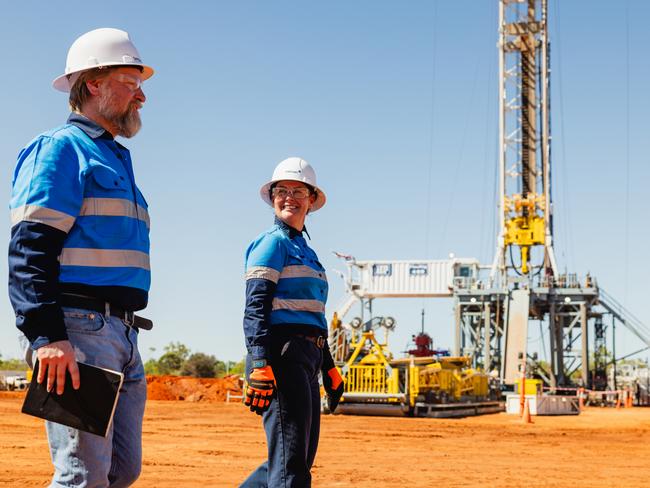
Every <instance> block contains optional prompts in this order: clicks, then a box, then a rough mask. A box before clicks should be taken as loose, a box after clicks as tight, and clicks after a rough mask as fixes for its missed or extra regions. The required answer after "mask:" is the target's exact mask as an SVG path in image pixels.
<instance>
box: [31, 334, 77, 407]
mask: <svg viewBox="0 0 650 488" xmlns="http://www.w3.org/2000/svg"><path fill="white" fill-rule="evenodd" d="M36 356H37V357H38V364H39V366H38V377H37V378H36V381H37V382H38V383H39V384H40V383H42V382H43V380H44V379H45V375H46V374H47V391H52V389H53V388H54V385H55V384H56V393H57V394H58V395H61V394H62V393H63V389H64V388H65V373H66V371H70V376H71V377H72V387H73V388H74V389H75V390H78V389H79V385H80V384H81V382H80V380H79V368H78V367H77V360H76V358H75V355H74V348H73V347H72V344H70V341H57V342H52V343H51V344H48V345H47V346H43V347H39V348H38V349H37V350H36Z"/></svg>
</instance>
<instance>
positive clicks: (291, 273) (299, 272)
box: [280, 265, 327, 281]
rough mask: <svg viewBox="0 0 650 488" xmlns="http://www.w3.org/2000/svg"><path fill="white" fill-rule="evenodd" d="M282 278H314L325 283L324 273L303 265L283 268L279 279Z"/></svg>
mask: <svg viewBox="0 0 650 488" xmlns="http://www.w3.org/2000/svg"><path fill="white" fill-rule="evenodd" d="M283 278H316V279H317V280H323V281H327V276H325V271H317V270H315V269H314V268H310V267H309V266H304V265H293V266H285V267H284V269H283V270H282V273H280V279H283Z"/></svg>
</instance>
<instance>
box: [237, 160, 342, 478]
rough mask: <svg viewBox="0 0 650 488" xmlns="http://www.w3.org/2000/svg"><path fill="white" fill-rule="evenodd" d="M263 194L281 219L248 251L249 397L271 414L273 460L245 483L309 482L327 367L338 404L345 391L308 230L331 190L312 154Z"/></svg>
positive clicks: (331, 397)
mask: <svg viewBox="0 0 650 488" xmlns="http://www.w3.org/2000/svg"><path fill="white" fill-rule="evenodd" d="M260 195H261V197H262V200H264V201H265V202H266V203H267V204H269V205H271V206H272V207H273V209H274V211H275V223H274V224H273V227H271V228H270V229H269V230H268V231H266V232H264V233H263V234H261V235H260V236H259V237H258V238H257V239H255V240H254V241H253V242H252V244H251V245H250V246H249V247H248V250H247V251H246V310H245V312H244V335H245V336H246V348H247V350H248V356H247V361H246V370H247V376H248V378H247V386H246V392H245V400H244V403H245V404H246V405H248V406H249V407H250V409H251V411H253V412H256V413H257V414H260V415H262V416H263V423H264V430H265V431H266V441H267V447H268V459H267V460H266V461H265V462H264V463H262V465H261V466H259V467H258V468H257V469H256V470H255V471H254V472H253V473H252V474H251V475H250V476H249V477H248V478H247V479H246V481H244V483H243V484H242V485H241V486H242V487H249V488H252V487H271V488H278V487H282V488H289V487H292V488H293V487H295V488H298V487H299V488H305V487H309V486H311V473H310V469H311V466H312V464H313V462H314V458H315V456H316V448H317V447H318V435H319V430H320V391H319V384H318V373H319V371H321V370H322V371H323V384H324V386H325V390H326V391H327V393H328V401H329V402H330V408H331V409H332V410H333V408H336V404H337V403H338V400H339V398H340V397H341V394H342V393H343V380H342V379H341V376H340V374H339V373H338V370H337V369H336V368H335V367H334V362H333V360H332V356H331V354H330V351H329V347H328V345H327V322H326V320H325V302H326V300H327V277H326V276H325V269H324V268H323V266H322V265H321V263H320V262H319V261H318V257H317V256H316V253H315V252H314V251H313V250H312V249H311V248H310V247H309V246H308V245H307V242H306V241H305V239H304V237H303V233H305V234H307V231H306V229H305V217H306V216H307V213H309V212H310V211H311V212H315V211H316V210H318V209H320V208H321V207H322V206H323V205H325V193H324V192H323V190H321V189H320V188H319V187H318V185H317V184H316V174H315V173H314V170H313V169H312V167H311V166H310V165H309V163H308V162H307V161H305V160H304V159H301V158H288V159H285V160H284V161H282V162H281V163H280V164H278V166H277V167H276V168H275V171H274V172H273V177H272V178H271V181H269V182H268V183H266V184H265V185H264V186H262V188H261V190H260ZM307 236H309V234H307ZM332 407H333V408H332Z"/></svg>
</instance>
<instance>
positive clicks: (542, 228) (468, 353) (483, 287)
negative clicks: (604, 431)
mask: <svg viewBox="0 0 650 488" xmlns="http://www.w3.org/2000/svg"><path fill="white" fill-rule="evenodd" d="M498 3H499V26H498V28H499V41H498V59H499V153H498V167H499V185H498V195H497V198H498V206H497V207H498V208H497V212H498V216H497V217H498V218H497V222H498V226H499V227H498V238H497V243H496V249H495V254H494V260H493V262H492V264H491V265H481V264H480V263H479V261H478V260H477V259H474V258H455V257H451V258H450V259H448V260H411V261H408V260H401V261H389V260H387V261H357V260H356V259H355V258H353V257H352V256H345V255H339V257H341V258H343V259H344V260H345V262H346V265H347V267H348V275H347V278H345V283H346V297H345V300H344V303H343V304H342V306H341V307H340V308H339V309H338V310H337V313H336V314H335V317H334V320H333V321H332V327H331V330H330V339H329V343H330V348H331V350H332V354H333V356H334V359H335V361H336V362H337V364H338V365H339V366H340V367H341V368H342V370H343V373H344V375H345V374H346V373H348V372H349V371H353V370H355V368H356V367H357V362H358V361H357V358H358V357H359V352H361V351H363V350H364V348H365V350H368V351H371V352H372V351H375V353H373V354H375V356H377V357H380V358H383V359H382V361H377V364H379V363H382V364H385V370H386V372H385V373H384V372H382V371H383V370H382V368H383V366H381V364H380V366H379V367H378V368H377V371H378V372H379V373H381V374H379V373H377V374H379V376H372V378H373V384H380V383H381V385H384V383H385V384H386V385H393V387H392V388H393V390H394V392H393V393H390V394H389V393H385V392H384V390H386V388H387V387H386V388H385V387H384V386H381V388H380V390H381V392H379V393H376V394H375V393H373V395H375V397H374V398H375V399H378V400H377V401H379V402H380V403H381V402H386V401H393V402H395V403H396V404H397V403H399V404H401V406H402V410H404V407H405V406H406V407H408V406H409V405H408V404H407V403H405V401H404V400H403V399H402V397H403V398H409V395H410V412H416V414H417V412H418V408H421V410H422V411H426V413H425V414H426V415H429V414H431V413H432V410H431V406H430V402H429V403H427V401H425V402H424V403H422V402H419V400H418V398H420V397H421V396H424V397H425V400H426V398H428V397H427V395H426V394H424V395H422V394H420V393H419V392H418V391H416V390H417V389H415V390H414V389H413V388H411V389H409V388H406V387H407V386H410V385H411V382H412V380H414V378H418V381H421V382H422V385H424V386H426V385H427V381H429V380H428V379H427V378H428V377H427V376H426V375H425V372H424V370H423V368H422V367H421V366H422V364H419V363H418V361H419V359H417V360H416V358H415V355H412V356H411V359H410V365H411V366H412V367H414V368H415V369H411V370H408V371H406V372H404V373H403V372H400V371H402V370H401V369H399V368H401V367H402V366H403V365H404V364H405V363H404V364H403V362H401V361H400V360H392V359H391V358H388V357H387V349H386V346H385V345H382V344H380V343H379V342H377V341H376V340H373V337H374V335H373V334H372V330H371V328H368V330H367V331H366V333H367V334H368V337H365V336H364V337H362V336H360V335H359V333H358V332H357V330H358V329H359V327H361V324H364V323H367V324H373V323H374V322H373V320H374V319H373V314H372V303H373V300H375V299H377V298H400V297H422V298H427V297H429V298H436V297H451V298H453V301H454V316H455V319H454V321H455V341H454V342H455V344H454V348H453V351H452V355H451V357H452V358H454V359H457V360H458V364H460V363H461V362H462V363H463V364H462V368H467V371H468V372H471V374H472V375H474V377H475V378H482V376H481V375H486V376H487V378H489V385H490V388H484V387H483V386H482V387H480V388H478V387H477V388H475V390H473V391H480V392H481V395H475V400H476V399H480V400H481V401H483V400H486V399H493V398H494V396H493V395H492V391H493V388H492V385H493V384H494V383H495V382H496V383H498V384H499V385H501V387H505V388H506V389H507V388H510V387H513V386H514V385H515V384H516V383H517V382H518V381H519V380H520V378H521V377H522V376H523V377H525V376H527V375H528V376H531V375H534V376H536V377H537V378H538V379H541V380H542V381H543V382H544V383H545V384H546V385H547V386H548V387H549V388H550V389H551V392H552V393H562V391H563V389H567V388H575V387H585V388H592V389H593V388H606V387H608V386H609V387H612V386H613V387H614V388H616V385H607V380H606V371H607V366H608V363H607V361H608V360H609V359H607V354H606V353H607V347H606V332H607V329H608V328H609V327H611V329H610V330H611V331H612V336H613V337H614V333H613V332H614V330H615V326H616V324H617V323H619V324H621V325H623V326H624V327H625V328H627V329H628V330H630V331H631V332H632V333H633V334H635V335H636V336H637V338H638V339H640V340H641V342H643V343H644V344H645V345H646V346H648V347H650V329H648V328H647V327H646V326H645V325H644V324H643V323H642V322H641V321H640V320H639V319H638V318H636V317H634V316H633V315H632V314H631V313H630V312H628V311H627V310H626V309H625V308H624V307H623V306H622V305H620V304H619V303H618V302H616V300H614V299H613V298H612V297H611V296H610V295H608V294H607V293H606V292H605V291H604V290H603V289H602V288H601V287H599V286H598V284H597V282H596V280H595V278H594V277H592V276H590V275H588V274H587V275H585V276H578V275H577V274H574V273H566V272H565V273H559V272H558V267H557V263H556V259H555V253H554V249H553V212H554V208H553V203H552V191H551V182H552V178H551V169H552V162H551V124H550V105H551V104H550V86H551V85H550V44H549V36H548V17H547V15H548V5H547V0H498ZM357 302H359V303H360V304H361V314H362V316H361V317H360V318H356V319H353V321H352V322H350V323H344V322H343V318H344V316H345V315H346V314H347V313H348V311H349V310H350V308H351V307H352V305H354V304H355V303H357ZM364 313H368V314H369V316H370V319H369V320H366V319H364V317H363V314H364ZM380 322H381V321H379V322H378V323H380ZM535 324H538V325H539V330H540V332H541V337H542V339H544V338H548V344H545V343H542V347H541V351H535V352H534V353H530V351H529V350H528V333H529V328H531V327H532V326H533V325H535ZM364 330H365V329H364ZM371 336H372V337H371ZM360 337H361V338H362V339H363V340H365V341H367V343H365V344H364V343H363V342H361V340H362V339H360ZM590 337H593V345H592V346H591V347H590V342H589V340H590ZM355 347H356V349H355ZM353 350H354V352H353ZM590 351H591V352H592V353H593V361H592V362H591V364H590ZM380 352H381V354H379V353H380ZM355 354H356V355H355ZM614 357H615V351H614ZM355 361H357V362H355ZM416 366H420V368H419V369H418V368H416ZM454 367H457V368H459V369H458V372H459V373H458V374H459V375H461V374H462V368H461V367H460V366H454ZM394 371H396V372H394ZM475 372H476V373H475ZM373 374H375V373H373ZM391 375H392V376H391ZM459 377H460V376H459ZM349 378H350V377H347V378H346V380H348V379H349ZM391 378H392V379H391ZM379 380H381V381H379ZM391 381H392V383H391ZM436 381H437V380H436ZM481 381H485V380H484V378H482V379H481ZM382 382H384V383H382ZM459 384H460V382H459ZM416 386H417V385H416ZM347 387H348V385H346V388H347ZM346 391H349V390H346ZM378 391H379V390H378ZM425 393H426V392H425ZM387 395H388V396H387ZM390 395H392V396H390ZM399 395H401V397H399V398H398V396H399ZM371 396H372V395H367V394H366V395H365V396H364V399H366V400H367V399H368V398H371ZM457 396H458V398H460V395H457ZM389 397H390V398H389ZM387 398H388V400H386V399H387ZM348 399H351V396H350V395H349V394H348ZM343 400H344V402H343V403H344V404H345V400H346V394H344V397H343ZM490 408H492V405H490Z"/></svg>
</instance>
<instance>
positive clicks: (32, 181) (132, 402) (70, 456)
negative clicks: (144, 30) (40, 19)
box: [9, 29, 153, 487]
mask: <svg viewBox="0 0 650 488" xmlns="http://www.w3.org/2000/svg"><path fill="white" fill-rule="evenodd" d="M152 75H153V70H152V69H151V68H150V67H148V66H145V65H144V64H143V63H142V61H141V60H140V55H139V54H138V51H137V50H136V48H135V46H134V45H133V43H132V42H131V40H130V38H129V35H128V34H127V33H126V32H124V31H121V30H118V29H97V30H93V31H91V32H88V33H86V34H84V35H82V36H81V37H79V38H78V39H77V40H76V41H75V42H74V43H73V44H72V46H71V47H70V50H69V52H68V57H67V62H66V69H65V74H64V75H61V76H60V77H58V78H57V79H56V80H54V83H53V85H54V88H56V89H58V90H60V91H63V92H69V93H70V96H69V102H70V107H71V110H72V113H71V115H70V117H69V118H68V121H67V123H66V124H65V125H63V126H61V127H58V128H56V129H53V130H51V131H48V132H45V133H43V134H41V135H39V136H38V137H36V138H35V139H34V140H33V141H31V142H30V143H29V144H28V145H27V146H26V147H25V148H24V149H23V150H22V151H21V152H20V154H19V156H18V162H17V165H16V170H15V172H14V178H13V191H12V197H11V204H10V208H11V219H12V229H11V242H10V244H9V295H10V299H11V302H12V305H13V307H14V310H15V312H16V325H17V327H18V328H19V329H20V330H21V332H22V333H23V334H24V335H25V337H26V338H27V340H28V341H29V343H30V347H31V349H32V350H34V351H35V355H36V357H37V358H38V361H39V372H38V377H37V381H38V382H39V383H41V382H43V381H45V382H46V386H47V389H48V391H55V392H56V393H57V394H61V393H62V392H63V391H64V387H65V378H66V374H68V373H69V375H70V377H71V380H72V387H73V388H75V389H77V388H79V386H80V381H79V371H78V368H77V362H76V361H80V362H85V363H90V364H94V365H96V366H100V367H104V368H107V369H112V370H117V371H122V372H123V373H124V385H123V388H122V390H121V393H120V397H119V402H118V404H117V407H116V411H115V416H114V418H113V424H112V427H111V430H110V432H109V434H108V435H107V436H106V438H103V437H101V436H97V435H94V434H89V433H86V432H81V431H78V430H76V429H72V428H68V427H65V426H63V425H60V424H55V423H52V422H47V423H46V429H47V434H48V441H49V445H50V454H51V456H52V462H53V464H54V468H55V469H54V476H53V480H52V484H51V485H50V486H52V487H71V486H89V487H90V486H92V487H104V486H111V487H122V486H129V485H131V484H132V483H133V482H134V481H135V480H136V479H137V478H138V476H139V474H140V469H141V459H142V448H141V438H142V417H143V413H144V404H145V400H146V383H145V377H144V368H143V365H142V361H141V359H140V354H139V352H138V348H137V335H138V327H142V328H150V325H151V322H149V321H148V320H146V319H142V318H140V317H137V316H134V314H133V312H134V311H136V310H141V309H143V308H145V307H146V305H147V300H148V291H149V284H150V270H149V216H148V212H147V203H146V201H145V200H144V197H143V196H142V194H141V193H140V191H139V190H138V188H137V186H136V184H135V178H134V175H133V168H132V165H131V158H130V155H129V151H128V150H127V149H126V148H125V147H124V146H122V145H121V144H119V143H118V142H116V141H115V139H114V138H115V137H116V136H123V137H127V138H129V137H132V136H134V135H135V134H136V133H137V132H138V130H139V129H140V125H141V123H140V116H139V113H138V111H139V109H140V108H142V105H143V104H144V102H145V96H144V93H143V92H142V83H143V81H144V80H146V79H148V78H149V77H151V76H152Z"/></svg>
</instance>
